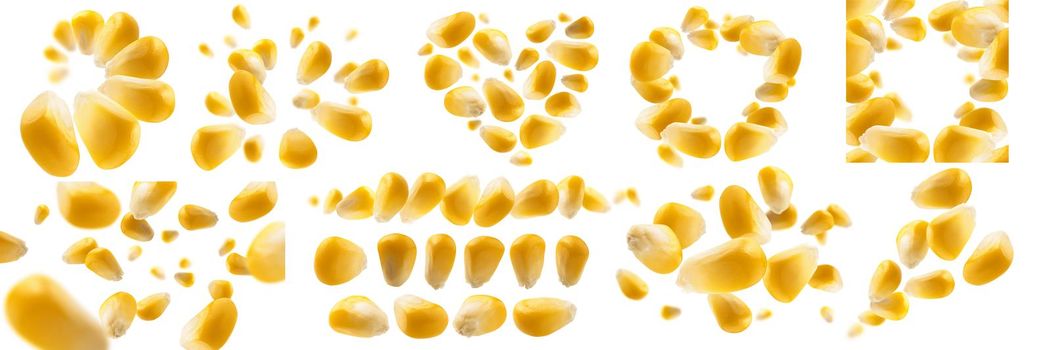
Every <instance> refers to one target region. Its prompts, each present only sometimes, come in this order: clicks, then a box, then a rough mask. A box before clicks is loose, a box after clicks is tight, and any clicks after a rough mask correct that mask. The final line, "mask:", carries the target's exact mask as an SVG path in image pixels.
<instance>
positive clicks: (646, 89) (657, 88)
mask: <svg viewBox="0 0 1051 350" xmlns="http://www.w3.org/2000/svg"><path fill="white" fill-rule="evenodd" d="M631 86H632V87H634V88H635V92H637V93H638V94H639V96H641V97H642V98H643V99H644V100H646V101H648V102H652V103H661V102H664V101H667V100H668V99H669V98H671V95H672V93H674V92H675V91H674V90H675V88H674V87H673V86H672V85H671V83H670V82H668V80H667V79H654V80H650V81H646V82H642V81H638V80H632V81H631Z"/></svg>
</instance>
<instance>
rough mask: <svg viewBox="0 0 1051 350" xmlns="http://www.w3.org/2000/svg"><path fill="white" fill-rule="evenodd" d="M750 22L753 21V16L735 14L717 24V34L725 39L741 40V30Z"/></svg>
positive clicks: (731, 40)
mask: <svg viewBox="0 0 1051 350" xmlns="http://www.w3.org/2000/svg"><path fill="white" fill-rule="evenodd" d="M752 22H755V18H752V16H737V17H733V18H730V19H726V20H725V21H723V24H722V25H721V26H719V35H721V36H722V37H723V39H724V40H726V41H729V42H738V41H740V40H741V32H742V31H744V29H745V28H746V27H748V25H750V24H752Z"/></svg>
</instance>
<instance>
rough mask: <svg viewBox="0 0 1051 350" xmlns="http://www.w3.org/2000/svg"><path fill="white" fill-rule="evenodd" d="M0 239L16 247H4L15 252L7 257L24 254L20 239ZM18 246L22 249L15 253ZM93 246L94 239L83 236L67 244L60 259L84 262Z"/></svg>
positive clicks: (96, 245)
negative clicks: (19, 252) (20, 251)
mask: <svg viewBox="0 0 1051 350" xmlns="http://www.w3.org/2000/svg"><path fill="white" fill-rule="evenodd" d="M5 235H6V234H5ZM0 236H4V235H0ZM2 241H4V242H5V244H9V245H11V246H14V247H16V248H6V249H5V250H7V251H13V252H15V253H16V254H10V253H8V256H9V257H10V256H14V255H18V256H19V257H21V256H22V255H25V251H24V249H25V248H24V246H23V245H24V243H20V242H21V240H17V238H15V237H13V236H10V235H6V237H4V239H3V240H2ZM8 242H9V243H8ZM18 248H21V249H22V250H23V251H22V253H21V254H17V252H18ZM95 248H98V244H97V243H96V242H95V239H94V238H91V237H85V238H83V239H80V240H78V241H76V242H73V244H71V245H70V246H69V248H66V251H65V253H62V261H63V262H65V263H67V264H83V263H84V259H85V258H87V255H88V253H89V252H91V251H92V250H94V249H95Z"/></svg>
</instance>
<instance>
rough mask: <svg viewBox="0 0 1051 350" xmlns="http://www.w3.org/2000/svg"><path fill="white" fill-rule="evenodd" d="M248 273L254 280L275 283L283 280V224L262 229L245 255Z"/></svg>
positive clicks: (275, 224) (270, 225) (278, 223)
mask: <svg viewBox="0 0 1051 350" xmlns="http://www.w3.org/2000/svg"><path fill="white" fill-rule="evenodd" d="M245 262H246V263H247V267H248V271H250V272H251V274H252V277H255V279H257V280H259V281H261V282H266V283H275V282H281V281H284V280H285V224H284V223H281V222H274V223H270V224H268V225H266V227H263V229H262V230H260V231H259V233H257V234H256V236H255V238H254V239H253V240H252V244H251V245H249V246H248V253H247V254H245Z"/></svg>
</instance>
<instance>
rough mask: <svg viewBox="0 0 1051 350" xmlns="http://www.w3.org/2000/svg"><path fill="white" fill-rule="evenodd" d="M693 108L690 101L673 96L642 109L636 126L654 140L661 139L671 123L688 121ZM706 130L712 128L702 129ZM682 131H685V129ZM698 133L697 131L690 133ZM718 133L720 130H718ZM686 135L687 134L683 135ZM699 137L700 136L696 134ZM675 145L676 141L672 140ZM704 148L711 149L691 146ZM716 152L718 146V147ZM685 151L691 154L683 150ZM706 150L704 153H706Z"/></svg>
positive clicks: (707, 131) (704, 148)
mask: <svg viewBox="0 0 1051 350" xmlns="http://www.w3.org/2000/svg"><path fill="white" fill-rule="evenodd" d="M692 111H693V108H692V106H691V105H690V102H689V101H687V100H685V99H682V98H673V99H670V100H668V101H666V102H662V103H659V104H656V105H653V106H650V107H649V108H646V109H644V110H642V112H640V113H639V116H638V117H637V118H636V119H635V127H636V128H638V129H639V131H641V132H642V134H643V135H645V136H646V137H649V138H651V139H654V140H660V139H661V138H662V133H663V131H664V130H665V128H667V127H668V126H669V125H671V124H673V123H686V122H687V121H689V119H690V115H691V114H692V113H693V112H692ZM700 131H704V133H705V134H707V133H710V132H711V130H700ZM682 132H685V130H683V131H682ZM690 134H696V133H690ZM716 134H718V132H717V131H716ZM683 136H684V137H685V135H683ZM695 137H699V136H695ZM672 144H673V145H674V144H675V142H672ZM689 148H697V149H703V150H710V149H709V148H708V147H689ZM715 151H716V152H718V148H717V147H716V150H715ZM683 152H684V153H687V154H689V153H690V152H687V151H685V150H683ZM705 153H706V152H704V153H702V154H705Z"/></svg>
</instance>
